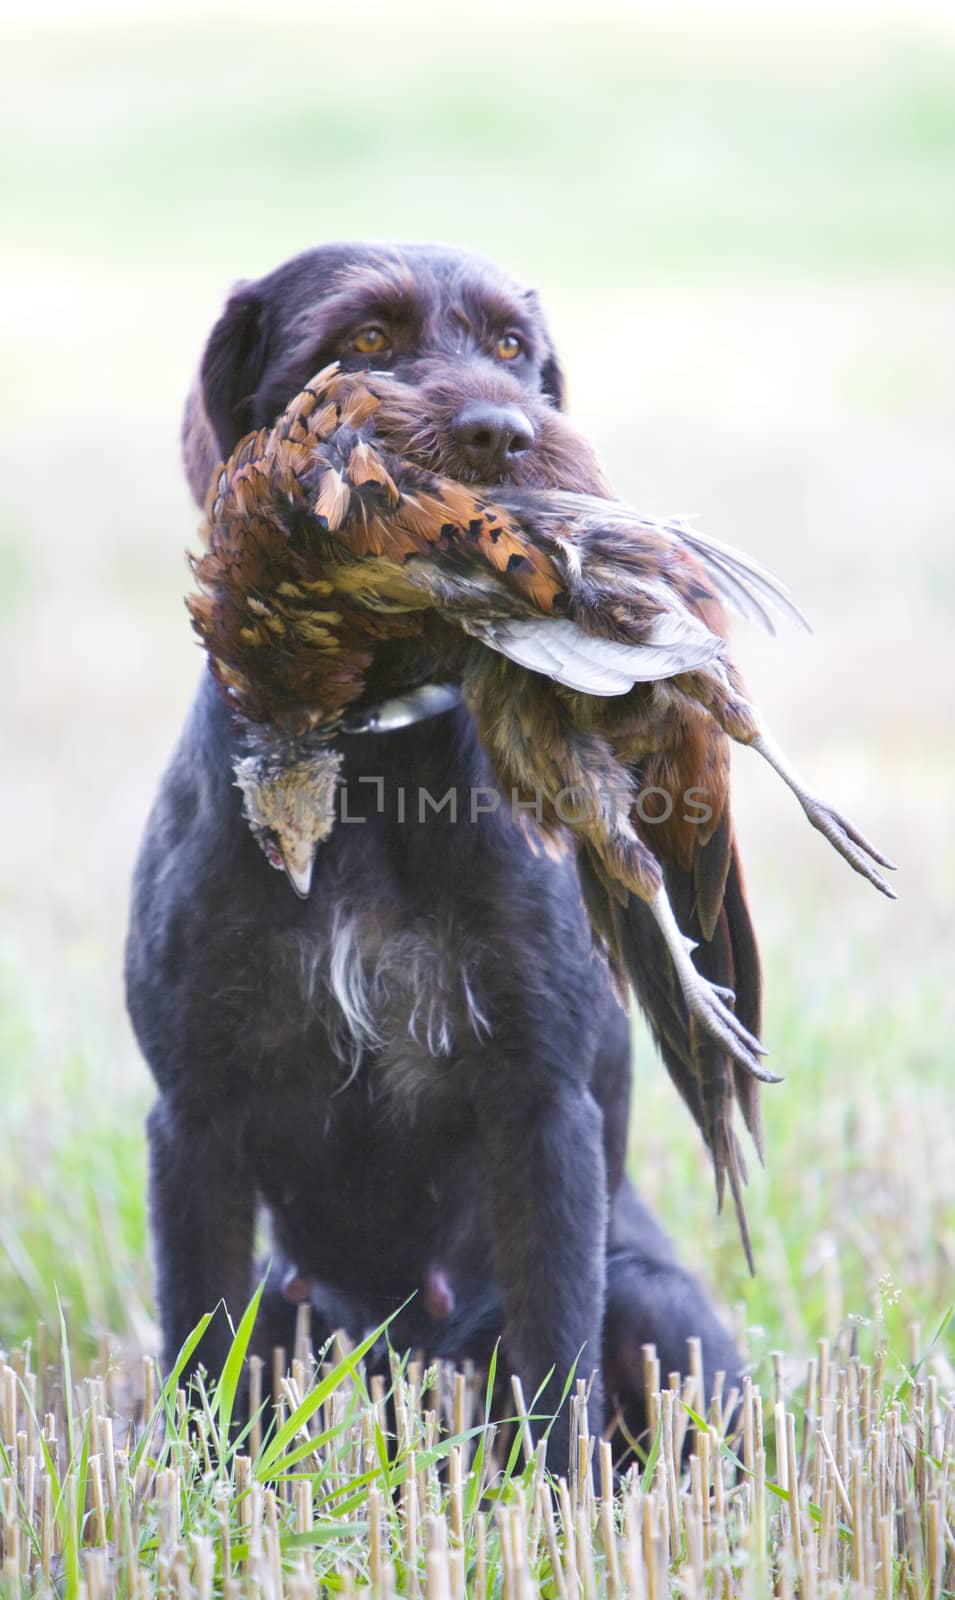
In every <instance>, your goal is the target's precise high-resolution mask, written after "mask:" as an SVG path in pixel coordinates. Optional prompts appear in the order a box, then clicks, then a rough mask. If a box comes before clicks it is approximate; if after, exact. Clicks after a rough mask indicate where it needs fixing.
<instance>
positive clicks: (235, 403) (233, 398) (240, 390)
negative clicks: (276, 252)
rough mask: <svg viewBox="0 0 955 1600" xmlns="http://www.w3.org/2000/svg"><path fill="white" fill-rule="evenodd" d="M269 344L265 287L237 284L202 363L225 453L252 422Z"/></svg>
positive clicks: (207, 404) (209, 410)
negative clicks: (264, 295) (254, 401)
mask: <svg viewBox="0 0 955 1600" xmlns="http://www.w3.org/2000/svg"><path fill="white" fill-rule="evenodd" d="M267 346H268V338H267V330H266V316H265V304H264V301H263V298H262V295H261V294H260V292H259V288H258V286H257V285H256V284H254V283H240V284H237V285H236V287H235V288H234V289H233V291H232V293H231V294H230V296H229V299H228V301H227V302H226V308H225V310H224V311H223V313H222V315H221V317H220V318H219V320H218V322H217V323H216V325H215V327H214V328H213V330H212V332H211V333H210V335H209V340H208V343H207V345H206V348H205V351H204V352H203V356H202V362H201V364H200V367H199V384H200V388H201V392H202V403H203V406H204V408H205V413H206V416H207V417H208V419H209V422H210V423H211V425H212V431H213V433H214V434H215V437H216V441H217V443H218V446H219V450H220V452H221V453H222V455H223V456H227V455H228V454H229V452H230V450H232V449H233V447H234V446H235V444H236V443H237V442H238V440H239V439H241V437H242V435H243V434H244V433H248V432H249V430H250V428H251V427H252V401H253V399H254V398H255V391H256V389H257V388H258V386H259V382H260V380H261V377H262V372H263V369H264V367H265V359H266V351H267Z"/></svg>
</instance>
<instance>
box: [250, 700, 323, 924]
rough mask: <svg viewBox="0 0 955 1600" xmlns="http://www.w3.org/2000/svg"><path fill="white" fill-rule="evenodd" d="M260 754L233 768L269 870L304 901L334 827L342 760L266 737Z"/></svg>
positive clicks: (259, 743) (261, 739) (260, 744)
mask: <svg viewBox="0 0 955 1600" xmlns="http://www.w3.org/2000/svg"><path fill="white" fill-rule="evenodd" d="M256 746H257V747H256V749H255V750H254V751H253V753H251V754H250V755H246V756H241V757H240V758H239V759H238V760H237V761H236V762H235V765H234V768H233V770H234V772H235V781H236V787H237V788H239V789H241V790H242V800H243V806H242V809H243V812H244V814H245V818H246V821H247V822H248V824H249V827H250V829H251V831H252V837H253V838H254V839H255V841H256V843H257V844H258V846H259V848H260V849H261V850H262V852H263V854H264V855H265V858H266V860H267V861H268V862H269V864H270V866H273V867H275V868H276V870H277V871H279V872H284V873H285V875H286V877H287V878H288V881H289V883H290V884H291V885H292V888H293V889H294V890H295V893H296V894H297V895H298V896H299V898H300V899H302V900H305V899H307V898H308V893H309V890H310V889H311V886H312V868H313V866H314V863H315V852H316V851H317V849H318V847H319V845H320V844H321V843H322V842H323V840H325V839H327V838H328V836H329V834H330V833H331V831H332V828H333V827H334V824H335V797H336V794H337V792H338V783H339V777H340V773H341V765H342V758H341V756H340V755H339V753H338V751H337V750H332V749H329V748H328V746H326V745H320V746H318V747H317V748H316V749H315V750H305V749H303V747H302V744H301V741H293V740H290V739H285V738H282V737H281V736H271V735H270V734H268V733H265V732H264V731H263V733H262V734H260V735H259V737H258V738H257V740H256Z"/></svg>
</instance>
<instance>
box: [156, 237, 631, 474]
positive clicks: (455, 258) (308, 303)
mask: <svg viewBox="0 0 955 1600" xmlns="http://www.w3.org/2000/svg"><path fill="white" fill-rule="evenodd" d="M332 361H338V362H340V363H341V365H342V367H344V368H345V369H346V370H347V371H357V370H359V369H367V368H371V369H374V370H376V371H382V372H390V373H391V374H393V375H394V377H396V378H398V379H400V380H401V382H402V384H404V385H406V386H407V387H408V389H410V390H413V391H414V393H415V404H414V405H412V406H408V405H406V406H392V407H386V414H384V415H383V416H382V419H381V420H382V424H383V431H384V434H385V441H384V442H386V443H387V444H388V445H389V447H390V448H392V449H393V450H395V451H396V453H398V454H400V455H403V456H405V457H407V458H409V459H411V460H413V461H415V462H416V463H417V464H418V465H420V466H422V467H426V468H429V469H430V470H433V471H437V472H442V473H444V474H446V475H447V476H449V477H454V478H459V479H463V480H465V481H469V482H473V483H494V482H501V481H503V480H507V481H509V482H510V481H513V482H516V483H523V484H536V485H552V486H554V487H561V488H568V489H569V488H574V489H579V490H582V491H589V492H595V493H600V492H602V490H603V489H604V485H603V480H602V478H601V474H600V469H599V466H598V464H597V462H596V459H595V458H594V457H593V455H592V453H591V452H590V451H589V448H588V447H587V446H586V444H585V443H584V441H583V440H581V439H580V437H579V436H578V435H577V434H576V433H573V432H572V430H570V428H569V427H568V425H567V424H566V423H565V422H564V421H563V419H562V418H561V417H560V415H559V412H560V408H561V406H562V404H563V376H562V374H561V370H560V366H559V364H558V360H557V356H556V354H555V351H554V345H553V341H552V339H551V337H550V334H549V332H548V330H547V324H546V323H545V321H544V317H543V314H542V312H541V309H540V305H539V303H538V299H537V295H536V293H535V292H534V291H533V290H531V289H526V288H524V287H522V286H521V285H520V284H518V283H517V282H515V280H514V279H512V278H510V277H508V276H507V275H506V274H505V273H503V272H502V271H501V270H500V269H499V268H497V267H495V266H493V265H492V263H491V262H489V261H486V260H484V259H483V258H482V257H480V256H476V255H473V254H471V253H470V252H468V251H464V250H457V249H453V248H451V247H450V246H446V245H427V244H410V245H370V244H333V245H323V246H321V247H320V248H318V249H315V250H309V251H307V252H306V253H305V254H304V255H300V256H296V257H295V258H294V259H293V260H291V261H288V262H286V263H285V264H284V266H281V267H279V268H277V270H276V271H275V272H272V273H269V275H268V276H267V277H265V278H261V279H259V280H258V282H255V283H242V284H239V285H238V287H237V288H236V289H235V290H234V291H233V293H232V295H231V296H230V298H229V301H228V303H227V305H226V308H225V310H224V312H223V314H222V316H221V317H220V319H219V321H218V322H217V323H216V325H215V327H214V328H213V330H212V333H211V335H210V338H209V342H208V344H207V345H206V349H205V353H204V355H203V358H202V363H201V366H200V369H199V376H198V379H197V382H196V385H195V386H194V388H193V392H192V394H191V395H190V397H189V400H188V401H187V404H186V414H185V419H184V426H183V448H184V456H185V463H186V471H187V474H188V477H189V482H190V485H191V487H192V491H193V494H194V495H195V497H196V499H197V500H198V501H199V503H200V504H201V503H202V501H203V499H204V497H205V492H206V487H207V485H208V481H209V476H210V474H211V472H212V470H213V468H214V467H215V465H216V464H217V462H218V461H219V460H221V459H222V458H223V457H226V456H228V455H229V454H230V452H231V451H232V449H233V448H234V447H235V445H236V443H237V442H238V440H239V439H241V438H242V436H243V434H245V433H248V432H249V431H250V430H251V429H253V428H259V427H264V426H266V425H268V424H269V423H271V422H272V421H273V420H274V418H275V417H276V416H277V414H278V413H279V412H280V411H281V410H282V409H283V408H284V407H285V406H286V405H287V404H288V402H289V401H290V400H291V399H292V398H293V396H294V395H296V394H297V393H298V391H299V390H300V389H301V388H303V386H304V385H305V384H306V383H307V382H308V380H309V378H310V377H312V375H313V374H314V373H315V372H316V371H318V369H319V368H321V367H323V366H326V365H327V364H328V363H329V362H332Z"/></svg>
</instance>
